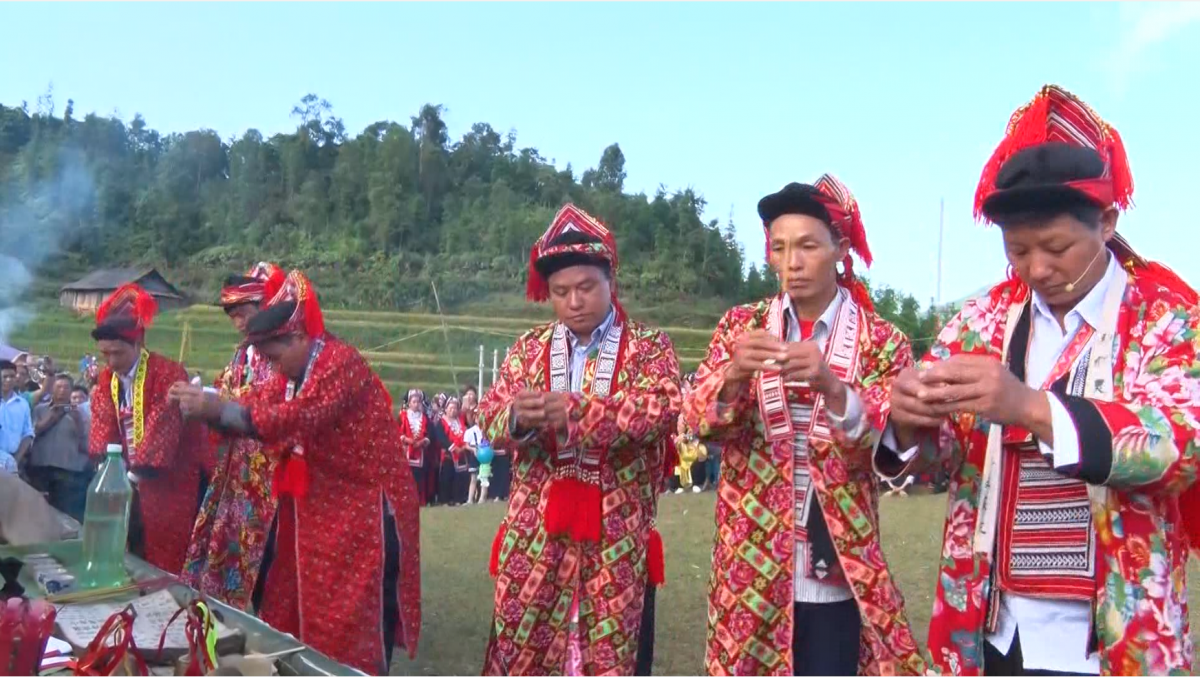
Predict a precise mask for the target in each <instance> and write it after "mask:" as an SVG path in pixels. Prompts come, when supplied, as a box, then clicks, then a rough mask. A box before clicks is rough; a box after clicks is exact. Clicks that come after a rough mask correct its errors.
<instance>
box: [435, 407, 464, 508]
mask: <svg viewBox="0 0 1200 677" xmlns="http://www.w3.org/2000/svg"><path fill="white" fill-rule="evenodd" d="M441 425H442V430H443V431H444V432H445V433H446V438H447V443H446V450H445V452H444V453H443V454H442V474H441V482H440V483H439V486H438V493H439V494H440V495H441V497H442V501H443V502H444V503H446V504H447V505H459V504H462V503H465V502H466V501H467V485H468V482H469V481H470V480H469V471H470V462H469V460H468V454H469V453H470V452H469V450H468V449H467V443H466V440H465V439H464V435H465V434H466V432H467V424H466V421H464V420H463V417H462V413H461V412H460V402H459V401H458V398H457V397H452V398H450V399H449V400H447V401H446V413H445V414H443V415H442V420H441Z"/></svg>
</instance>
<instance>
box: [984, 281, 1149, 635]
mask: <svg viewBox="0 0 1200 677" xmlns="http://www.w3.org/2000/svg"><path fill="white" fill-rule="evenodd" d="M1127 282H1128V276H1127V275H1126V274H1125V272H1124V271H1123V270H1118V271H1117V278H1116V279H1114V280H1112V281H1111V284H1110V286H1109V288H1108V290H1107V293H1106V294H1105V297H1104V306H1103V308H1104V310H1103V314H1102V316H1101V320H1100V326H1099V327H1098V328H1097V329H1096V336H1095V338H1094V340H1092V341H1091V347H1090V350H1088V351H1086V353H1085V354H1084V355H1083V356H1081V357H1080V358H1079V359H1078V362H1079V367H1078V369H1077V371H1076V374H1075V377H1074V379H1073V381H1072V390H1073V391H1074V390H1075V389H1079V388H1081V389H1082V396H1083V397H1086V398H1088V399H1094V400H1097V401H1101V402H1111V401H1112V397H1113V369H1114V367H1115V364H1116V363H1115V361H1114V360H1113V355H1114V352H1115V350H1116V349H1117V345H1116V343H1117V339H1118V336H1117V334H1116V328H1117V318H1118V316H1119V313H1120V310H1121V303H1122V300H1123V299H1124V297H1125V289H1126V286H1127ZM1028 293H1029V292H1028V291H1026V294H1028ZM1026 298H1027V297H1026ZM1024 307H1025V304H1024V302H1020V303H1011V304H1010V306H1009V307H1008V309H1007V313H1006V318H1005V324H1004V329H1003V332H1004V335H1003V337H1002V348H1001V360H1002V361H1004V362H1005V363H1007V362H1008V359H1009V348H1010V343H1011V341H1012V337H1013V333H1014V330H1015V329H1016V327H1017V324H1018V320H1019V319H1020V316H1021V313H1022V312H1023V310H1024ZM1081 331H1082V328H1081ZM1053 371H1054V370H1052V372H1053ZM1017 436H1018V437H1020V435H1019V434H1017ZM1003 447H1004V430H1003V427H1002V426H1000V425H998V424H994V423H993V424H990V426H989V428H988V438H987V448H986V452H985V453H986V456H985V459H984V464H983V476H982V477H981V479H980V498H979V515H978V518H977V520H976V522H975V534H974V539H973V544H974V551H975V552H976V553H977V554H982V555H984V556H985V557H987V558H988V561H990V562H995V561H996V560H995V559H994V557H995V554H996V550H995V547H996V535H997V533H998V531H999V522H1000V516H1001V504H1000V499H1001V496H1000V494H1001V493H1002V492H1001V484H1002V481H1003V472H1002V470H1003V464H1002V459H1003V456H1004V454H1003V450H1004V449H1003ZM1082 451H1083V450H1081V452H1082ZM1043 461H1044V459H1043ZM1047 465H1048V464H1047ZM1052 471H1053V470H1052ZM1056 474H1057V473H1056ZM1027 476H1029V477H1030V479H1035V478H1036V477H1037V474H1036V473H1027ZM1084 488H1085V490H1086V491H1087V494H1088V496H1089V508H1092V507H1095V509H1099V510H1103V509H1105V508H1104V506H1105V504H1106V502H1107V491H1108V489H1107V487H1103V486H1092V485H1085V486H1084ZM1031 531H1032V530H1031ZM1041 560H1042V561H1039V562H1034V563H1036V564H1043V563H1048V564H1051V565H1054V564H1057V563H1058V562H1045V558H1041ZM1093 561H1094V557H1093ZM1029 562H1030V560H1026V562H1025V564H1028V563H1029ZM1009 564H1011V562H1010V563H1009ZM992 589H993V592H994V593H997V594H998V589H999V586H998V585H996V586H993V588H992ZM995 602H996V595H993V597H992V599H991V600H990V603H989V608H988V621H987V625H988V627H989V628H993V629H994V627H995V622H996V620H997V616H998V614H996V613H995V611H996V609H997V607H998V605H997V604H996V603H995Z"/></svg>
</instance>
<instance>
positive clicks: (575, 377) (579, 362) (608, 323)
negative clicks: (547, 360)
mask: <svg viewBox="0 0 1200 677" xmlns="http://www.w3.org/2000/svg"><path fill="white" fill-rule="evenodd" d="M616 319H617V309H616V307H612V308H609V309H608V315H606V316H605V318H604V321H603V322H601V323H600V324H599V325H598V326H597V327H596V328H595V329H593V330H592V335H591V337H590V338H589V340H588V342H587V343H586V344H585V343H584V342H583V341H582V340H580V338H579V337H578V336H576V335H575V332H573V331H570V330H568V331H567V341H568V342H569V345H570V346H571V359H570V360H568V361H567V365H568V366H567V369H568V374H569V377H570V382H571V392H573V393H579V392H583V373H584V372H585V371H586V367H587V360H588V355H590V354H591V352H592V351H593V350H599V349H600V344H601V343H602V342H603V341H604V335H605V334H607V333H608V330H609V329H611V328H612V326H613V322H615V321H616Z"/></svg>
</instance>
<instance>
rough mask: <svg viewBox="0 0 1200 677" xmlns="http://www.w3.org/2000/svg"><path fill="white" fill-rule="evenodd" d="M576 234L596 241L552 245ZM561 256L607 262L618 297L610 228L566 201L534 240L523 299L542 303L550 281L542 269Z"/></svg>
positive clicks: (612, 239)
mask: <svg viewBox="0 0 1200 677" xmlns="http://www.w3.org/2000/svg"><path fill="white" fill-rule="evenodd" d="M571 232H575V233H579V234H581V235H585V236H588V237H590V238H593V239H596V240H599V242H586V243H579V244H560V245H555V244H554V241H555V240H556V239H558V238H559V237H561V236H563V235H565V234H567V233H571ZM559 257H562V258H563V259H571V260H574V259H578V260H580V261H586V260H589V259H590V260H595V261H597V262H602V263H605V264H607V265H608V267H609V269H610V270H611V272H612V279H613V285H612V293H613V301H616V298H617V285H616V279H617V267H618V263H617V241H616V238H614V237H613V234H612V232H611V231H609V229H608V228H605V227H604V224H602V223H600V221H599V220H598V219H596V218H595V217H594V216H592V215H591V214H588V213H587V212H585V211H583V210H582V209H580V208H579V207H576V206H575V205H573V204H570V203H568V204H566V205H564V206H563V208H562V209H560V210H559V211H558V214H557V215H555V217H554V220H553V221H551V222H550V227H549V228H548V229H547V230H546V232H545V233H543V234H542V236H541V237H540V238H538V241H537V242H536V243H534V245H533V248H532V249H531V250H530V251H529V280H528V282H526V285H525V298H527V299H529V300H530V301H533V302H535V303H544V302H545V301H547V300H549V298H550V283H549V281H548V280H547V279H546V277H547V276H546V275H545V274H543V271H542V270H541V269H542V268H544V267H545V266H546V264H547V263H548V262H550V261H551V260H553V259H556V258H559Z"/></svg>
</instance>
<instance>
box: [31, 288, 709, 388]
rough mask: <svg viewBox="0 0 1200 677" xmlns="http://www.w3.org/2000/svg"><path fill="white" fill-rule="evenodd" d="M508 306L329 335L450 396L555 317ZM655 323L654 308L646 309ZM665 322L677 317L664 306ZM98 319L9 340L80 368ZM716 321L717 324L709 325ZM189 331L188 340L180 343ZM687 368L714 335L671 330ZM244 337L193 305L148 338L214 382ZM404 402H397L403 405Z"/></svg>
mask: <svg viewBox="0 0 1200 677" xmlns="http://www.w3.org/2000/svg"><path fill="white" fill-rule="evenodd" d="M497 308H499V309H501V310H499V311H497V312H493V313H491V314H484V313H483V308H477V307H471V308H465V309H464V311H474V312H478V313H480V314H448V315H437V314H429V313H395V312H377V311H350V310H331V311H327V312H326V324H327V325H328V327H329V329H330V331H332V332H333V333H335V334H336V335H338V336H339V337H341V338H342V339H345V340H347V341H349V342H350V343H351V344H353V345H354V346H355V347H357V348H358V349H359V350H361V351H363V353H364V355H365V356H366V357H367V359H368V360H370V362H371V364H372V366H373V367H374V368H375V370H376V372H378V373H379V376H380V377H381V378H382V379H383V381H384V383H385V384H386V385H387V386H388V389H389V390H390V391H391V392H392V395H393V397H395V396H396V395H398V394H399V393H401V392H403V391H405V390H407V389H408V388H421V389H423V390H425V391H426V392H430V391H451V390H456V389H458V388H459V387H462V386H466V385H468V384H475V383H476V382H477V379H478V374H479V348H480V346H482V347H483V351H484V367H485V369H484V385H485V386H487V385H489V384H490V383H491V373H492V372H491V369H492V359H493V355H494V354H495V355H498V356H499V358H500V359H503V357H504V353H505V351H507V350H508V348H509V347H510V346H511V345H512V344H513V341H514V340H515V339H516V338H517V337H518V336H520V335H521V333H522V332H524V331H525V330H527V329H529V328H530V327H531V326H533V325H534V324H535V323H536V322H538V321H539V320H543V319H544V318H545V317H548V315H547V314H546V313H547V312H548V311H547V310H546V309H544V308H533V307H522V306H518V305H515V304H509V305H503V304H501V305H498V306H497ZM647 313H648V314H649V315H650V316H651V317H652V318H653V316H654V315H655V314H656V313H655V312H654V310H653V309H647ZM658 314H660V315H662V316H663V317H669V316H671V314H670V313H666V312H665V311H662V310H661V309H660V312H659V313H658ZM93 323H94V320H93V318H92V317H90V316H89V317H78V316H76V315H75V314H74V313H71V312H69V311H67V310H64V309H62V308H59V307H57V306H48V307H44V308H42V309H40V311H39V312H38V313H37V316H36V319H35V320H34V321H33V322H32V323H31V324H29V325H28V326H26V327H24V328H22V329H20V330H19V331H17V332H16V334H15V335H14V336H13V337H12V338H11V340H10V342H11V343H12V344H13V345H15V346H18V347H20V348H22V349H24V350H28V351H30V352H33V353H35V354H48V355H51V356H53V357H54V358H55V359H56V360H58V361H59V363H60V365H61V366H62V367H63V368H67V369H70V370H71V371H75V369H76V368H77V365H78V363H79V358H80V357H82V356H83V355H84V354H87V353H94V352H95V345H94V344H93V342H92V340H91V337H90V336H89V332H90V331H91V330H92V327H93ZM715 324H716V320H715V319H712V321H711V324H708V325H707V326H708V327H712V326H714V325H715ZM185 327H186V328H187V333H188V339H187V344H186V345H185V346H181V343H182V341H183V334H184V330H185ZM666 330H667V332H668V333H669V334H670V336H671V338H672V340H673V341H674V342H675V347H676V350H677V352H678V355H679V359H680V363H681V366H682V367H683V369H684V370H685V371H689V370H692V369H695V367H696V365H697V364H699V362H700V360H701V358H703V356H704V351H705V349H706V348H707V346H708V341H709V339H710V338H711V336H712V330H711V328H709V329H696V328H692V327H682V326H680V327H666ZM237 341H238V337H237V334H236V333H235V332H234V330H233V327H232V326H231V325H230V323H229V321H228V320H227V319H226V318H225V316H224V314H223V313H222V312H221V310H220V309H219V308H217V307H214V306H193V307H191V308H188V309H187V310H184V311H178V312H172V313H164V314H162V315H161V316H160V317H159V318H158V320H157V322H156V323H155V325H154V327H153V328H151V330H150V331H149V333H148V335H147V344H148V346H149V347H150V349H151V350H155V351H158V352H161V353H163V354H164V355H167V356H168V357H171V358H172V359H179V358H180V350H181V347H182V349H183V362H184V363H185V364H186V365H187V367H188V369H189V371H195V370H199V371H201V372H203V374H204V375H205V377H206V378H207V379H211V378H212V377H213V376H215V375H216V374H217V372H218V371H220V370H221V369H222V368H223V367H224V366H225V365H226V364H227V363H228V361H229V359H230V357H231V356H232V354H233V349H234V347H235V345H236V344H237ZM399 401H400V400H399V399H397V403H399Z"/></svg>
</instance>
